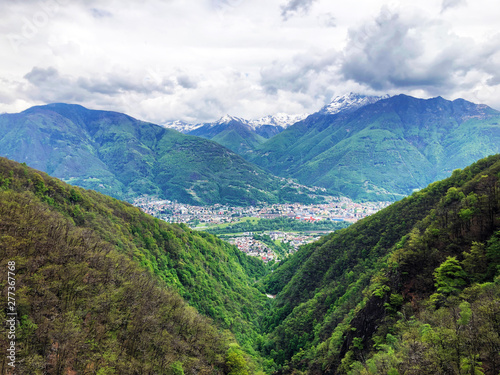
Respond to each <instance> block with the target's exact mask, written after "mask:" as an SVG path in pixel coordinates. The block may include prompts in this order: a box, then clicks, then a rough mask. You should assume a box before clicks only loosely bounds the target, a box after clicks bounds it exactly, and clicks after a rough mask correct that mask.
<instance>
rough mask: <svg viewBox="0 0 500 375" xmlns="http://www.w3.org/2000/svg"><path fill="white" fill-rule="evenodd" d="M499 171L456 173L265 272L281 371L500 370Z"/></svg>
mask: <svg viewBox="0 0 500 375" xmlns="http://www.w3.org/2000/svg"><path fill="white" fill-rule="evenodd" d="M499 171H500V156H498V155H497V156H493V157H489V158H487V159H483V160H481V161H479V162H478V163H476V164H473V165H472V166H470V167H467V168H465V169H464V170H461V171H455V172H454V173H453V176H452V177H450V178H449V179H446V180H443V181H440V182H436V183H433V184H431V185H430V186H429V187H428V188H426V189H423V190H420V191H418V192H416V193H414V194H412V196H410V197H408V198H405V199H403V200H401V201H400V202H396V203H395V204H393V205H391V206H390V207H388V208H386V209H384V210H382V211H380V212H378V213H377V214H374V215H372V216H370V217H368V218H366V219H363V220H361V221H359V222H358V223H356V224H354V225H352V226H350V227H349V228H346V229H343V230H340V231H337V232H335V233H333V234H331V235H329V236H326V237H324V238H322V239H321V240H320V241H319V242H317V243H314V244H310V245H308V246H305V247H303V248H302V249H301V250H299V251H298V252H297V253H296V254H294V255H293V256H291V257H289V258H287V259H286V260H285V261H283V262H281V264H280V265H278V266H277V267H276V268H275V269H274V271H273V272H272V273H270V274H268V275H267V276H265V277H264V279H263V280H262V281H261V283H262V285H263V286H264V287H265V289H266V290H267V291H269V292H271V291H272V292H273V294H277V297H276V299H275V306H274V310H273V314H272V315H271V316H269V317H268V318H267V319H266V320H265V324H266V325H265V328H266V330H267V331H268V332H269V333H268V339H269V341H268V342H267V343H266V344H265V345H264V351H265V353H268V354H269V355H270V356H271V357H272V358H273V359H274V361H275V363H276V365H277V366H281V372H282V373H283V374H292V373H293V371H295V370H297V371H305V372H307V373H311V374H319V373H323V374H343V373H353V374H389V373H394V374H396V373H399V374H459V373H461V374H465V373H467V374H473V373H481V372H484V373H488V374H489V373H491V374H496V373H498V372H499V371H500V357H499V348H500V346H498V344H500V338H499V336H498V332H500V330H499V328H500V327H498V324H497V322H498V320H495V318H494V316H495V314H497V311H498V306H499V305H498V301H499V299H498V297H499V294H498V293H499V292H500V289H499V285H500V283H496V281H495V280H499V278H498V277H497V278H495V277H496V275H498V269H499V266H500V257H499V256H498V255H499V250H500V246H499V243H500V241H499V238H500V235H499V229H498V228H499V224H500V219H499V217H498V214H499V212H500V181H499V180H498V178H497V175H498V173H499ZM464 209H470V210H471V211H470V215H466V216H464V215H463V210H464ZM478 283H479V284H478ZM299 354H300V355H299ZM319 369H321V370H319Z"/></svg>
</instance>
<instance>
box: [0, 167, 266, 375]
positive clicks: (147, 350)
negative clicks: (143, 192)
mask: <svg viewBox="0 0 500 375" xmlns="http://www.w3.org/2000/svg"><path fill="white" fill-rule="evenodd" d="M8 262H15V267H16V285H17V289H16V291H17V292H16V293H17V294H16V301H17V311H18V316H19V317H20V319H21V326H20V327H19V340H18V344H19V348H20V349H19V357H20V358H21V359H23V361H24V362H23V363H24V364H23V366H26V367H23V369H31V370H30V371H28V370H26V371H25V372H22V373H26V374H28V373H30V374H38V373H40V374H41V373H47V372H42V370H41V369H43V368H50V369H51V370H50V371H49V372H48V373H51V374H59V373H62V372H61V371H63V370H64V369H65V368H70V369H75V371H77V372H78V373H84V372H83V369H88V368H89V367H90V368H96V366H97V367H98V368H99V369H100V370H101V369H102V370H101V371H102V372H99V374H153V373H154V374H160V373H161V374H171V373H177V372H171V371H173V370H171V369H170V367H169V366H180V365H182V366H183V367H184V370H185V371H186V373H198V372H197V371H201V373H210V374H211V373H227V371H229V370H228V367H227V366H228V364H227V363H226V362H227V361H226V360H227V356H230V357H234V358H233V359H234V360H237V362H238V361H240V360H241V361H243V362H245V363H246V360H244V357H245V356H244V355H243V353H242V352H241V350H240V349H238V348H237V347H235V346H231V347H229V346H228V345H229V344H230V343H231V342H234V340H233V339H231V337H232V334H231V333H229V332H233V334H234V335H235V336H236V338H237V339H238V341H239V342H240V343H241V344H242V346H243V347H244V348H245V350H247V351H248V352H253V349H252V344H253V343H254V341H259V340H260V334H259V332H260V319H261V316H262V314H264V313H265V312H266V310H267V308H268V298H267V297H266V296H265V295H264V294H263V293H261V292H259V291H258V290H257V289H256V288H255V287H254V282H255V280H256V279H257V278H260V277H261V276H263V274H264V273H265V269H264V265H263V263H262V261H261V260H259V259H257V258H250V257H247V256H246V255H245V254H244V253H242V252H240V251H239V250H238V249H237V248H236V247H234V246H231V245H229V244H227V243H224V242H222V241H220V240H219V239H217V238H216V237H214V236H212V235H209V234H205V233H198V232H196V231H191V230H190V229H189V228H187V227H185V226H178V225H170V224H167V223H165V222H161V221H159V220H157V219H155V218H153V217H151V216H149V215H146V214H144V213H142V212H141V211H140V210H139V209H137V208H135V207H133V206H131V205H129V204H127V203H123V202H120V201H117V200H115V199H113V198H110V197H107V196H104V195H101V194H99V193H97V192H94V191H86V190H83V189H81V188H78V187H72V186H70V185H67V184H65V183H63V182H61V181H59V180H57V179H55V178H51V177H49V176H48V175H46V174H45V173H42V172H37V171H35V170H33V169H30V168H29V167H27V166H26V165H21V164H18V163H15V162H12V161H9V160H7V159H4V158H0V263H1V264H2V275H4V276H5V277H2V279H1V281H0V284H1V285H0V286H1V301H0V303H2V305H3V306H7V295H6V293H7V280H8V279H7V277H6V270H7V265H8ZM145 271H146V272H145ZM181 297H182V298H181ZM185 301H186V302H187V303H189V305H190V306H192V307H188V306H187V304H186V302H185ZM194 308H195V309H196V310H195V309H194ZM198 312H199V313H201V314H203V315H204V316H206V317H208V318H210V319H207V318H204V317H202V316H200V315H199V313H198ZM5 313H6V310H4V309H2V312H1V314H2V319H3V320H5V319H4V318H6V316H5ZM216 327H217V328H216ZM219 329H220V330H226V331H219ZM224 332H225V333H224ZM5 339H6V338H5V337H4V336H3V335H2V339H1V340H2V344H5ZM4 347H5V346H4ZM50 353H53V354H50ZM231 353H232V354H231ZM4 360H5V356H4V357H3V358H2V361H4ZM249 364H251V363H250V362H249ZM4 366H5V362H4ZM30 366H31V367H30ZM234 366H236V364H235V365H234ZM245 366H247V365H245ZM4 368H5V367H4ZM56 368H57V369H59V370H56ZM106 368H109V369H108V370H106ZM78 369H79V370H78ZM187 369H189V371H187ZM106 371H107V372H106ZM242 373H243V372H242Z"/></svg>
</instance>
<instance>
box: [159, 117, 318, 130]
mask: <svg viewBox="0 0 500 375" xmlns="http://www.w3.org/2000/svg"><path fill="white" fill-rule="evenodd" d="M307 116H308V115H307V114H300V115H287V114H285V113H278V114H277V115H274V116H265V117H261V118H259V119H257V120H245V119H243V118H240V117H236V116H230V115H225V116H222V117H221V118H220V119H218V120H217V121H214V122H211V123H202V124H189V123H187V122H185V121H181V120H177V121H170V122H166V123H163V124H162V126H163V127H165V128H169V129H174V130H177V131H179V132H181V133H189V132H191V131H193V130H195V129H198V128H200V127H202V126H207V125H208V126H209V127H214V126H217V125H223V124H229V123H230V122H231V121H236V122H240V123H242V124H245V125H248V126H250V127H251V128H252V129H253V130H257V129H259V128H260V127H262V126H265V125H270V126H276V127H281V128H282V129H286V128H287V127H289V126H291V125H293V124H295V123H296V122H298V121H301V120H303V119H305V118H306V117H307Z"/></svg>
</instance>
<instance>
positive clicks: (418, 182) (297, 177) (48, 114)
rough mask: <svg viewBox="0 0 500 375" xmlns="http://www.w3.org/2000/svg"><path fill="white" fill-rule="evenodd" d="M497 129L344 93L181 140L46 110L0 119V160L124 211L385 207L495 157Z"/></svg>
mask: <svg viewBox="0 0 500 375" xmlns="http://www.w3.org/2000/svg"><path fill="white" fill-rule="evenodd" d="M499 122H500V112H498V111H496V110H494V109H492V108H490V107H487V106H485V105H481V104H474V103H471V102H468V101H465V100H463V99H457V100H454V101H449V100H445V99H443V98H441V97H437V98H433V99H417V98H413V97H410V96H406V95H397V96H393V97H388V96H383V97H375V96H364V95H358V94H348V95H344V96H342V97H337V98H335V99H334V100H333V101H332V102H331V103H329V104H328V105H326V106H325V107H323V108H322V109H321V110H319V111H318V112H316V113H314V114H311V115H309V116H307V117H306V118H303V116H298V117H297V116H284V115H282V116H278V117H270V116H268V117H267V118H263V119H260V120H256V121H249V120H244V119H241V118H237V117H232V116H224V117H223V118H221V119H220V120H219V121H217V122H214V123H209V124H202V125H201V126H197V127H196V128H190V129H189V131H188V132H189V134H182V133H180V132H177V131H174V130H172V129H168V128H165V127H161V126H158V125H155V124H151V123H146V122H142V121H138V120H136V119H134V118H132V117H130V116H127V115H124V114H121V113H117V112H109V111H94V110H89V109H86V108H84V107H81V106H78V105H70V104H50V105H46V106H38V107H33V108H30V109H28V110H26V111H23V112H21V113H17V114H3V115H0V150H1V155H3V156H6V157H9V158H11V159H14V160H17V161H20V162H26V163H27V164H28V165H30V166H32V167H35V168H38V169H40V170H42V171H45V172H47V173H49V174H51V175H53V176H55V177H59V178H61V179H63V180H64V181H67V182H69V183H72V184H74V185H78V186H82V187H86V188H91V189H95V190H97V191H100V192H103V193H105V194H108V195H111V196H114V197H117V198H120V199H128V200H129V201H130V200H132V199H134V198H135V197H137V196H140V195H143V194H149V195H158V196H159V197H161V198H164V199H169V200H178V201H180V202H184V203H190V204H198V205H200V204H201V205H203V204H213V203H227V204H232V205H250V204H258V203H259V202H262V203H263V202H266V203H277V202H303V203H310V202H313V201H318V198H315V197H314V196H313V195H314V191H315V190H316V191H317V189H310V188H306V187H305V186H317V187H321V188H324V189H325V191H326V192H327V193H329V194H335V195H344V196H348V197H350V198H352V199H354V200H377V201H382V200H390V201H394V200H398V199H401V198H402V197H404V196H407V195H409V194H411V193H412V192H413V191H415V190H418V189H421V188H423V187H425V186H427V185H428V184H429V183H431V182H433V181H436V180H439V179H441V178H445V177H447V176H449V175H450V174H451V172H452V171H453V170H454V169H457V168H463V167H465V166H466V165H469V164H470V163H472V162H474V161H476V160H478V159H480V158H482V157H485V156H488V155H492V154H496V153H498V152H500V126H499ZM184 130H185V131H187V128H185V129H184ZM276 176H278V177H276ZM292 180H294V181H296V182H298V184H297V183H292V182H291V181H292ZM299 184H300V185H299Z"/></svg>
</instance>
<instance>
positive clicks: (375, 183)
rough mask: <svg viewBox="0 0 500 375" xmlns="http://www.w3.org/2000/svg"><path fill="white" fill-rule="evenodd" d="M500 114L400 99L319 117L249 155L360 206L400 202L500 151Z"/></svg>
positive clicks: (466, 106) (485, 109) (461, 102)
mask: <svg viewBox="0 0 500 375" xmlns="http://www.w3.org/2000/svg"><path fill="white" fill-rule="evenodd" d="M499 121H500V112H498V111H496V110H494V109H491V108H490V107H487V106H485V105H477V104H474V103H471V102H468V101H465V100H463V99H457V100H455V101H447V100H445V99H443V98H441V97H438V98H433V99H417V98H412V97H410V96H407V95H397V96H393V97H390V98H385V99H380V100H377V101H375V102H374V103H369V104H366V105H364V106H362V107H360V108H357V109H355V110H354V111H346V112H342V111H341V112H338V113H335V114H332V115H330V114H327V113H319V112H318V113H316V114H313V115H310V116H309V117H308V118H306V119H305V120H303V121H301V122H299V123H297V124H295V125H293V126H291V127H289V128H288V129H286V130H285V131H283V132H281V133H280V134H278V135H276V136H275V137H273V138H271V139H270V140H269V141H266V142H265V143H263V144H261V145H260V146H259V147H258V149H257V150H255V152H253V153H252V154H248V155H247V159H248V160H250V161H253V162H254V163H256V164H257V165H260V166H262V167H264V168H266V169H268V170H270V171H271V172H273V173H275V174H277V175H279V176H286V177H291V178H295V179H297V180H298V181H299V182H301V183H304V184H312V185H316V186H322V187H325V188H328V189H330V190H332V191H338V192H342V193H344V194H346V195H347V196H349V197H350V198H353V199H367V200H370V199H375V200H384V199H389V200H395V199H399V198H401V197H403V196H406V195H408V194H411V192H412V191H413V190H414V189H421V188H423V187H425V186H426V185H427V184H429V183H431V182H433V181H435V180H438V179H440V178H444V177H446V176H449V174H451V171H452V170H453V169H456V168H463V167H465V166H466V165H468V164H470V163H472V162H473V161H475V160H478V159H480V158H482V157H485V156H487V155H491V154H495V153H497V152H499V151H500V149H499V147H498V144H499V142H498V141H500V127H499V126H498V124H499Z"/></svg>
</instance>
